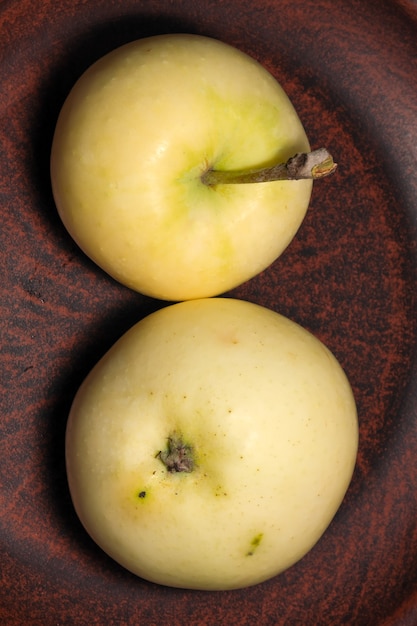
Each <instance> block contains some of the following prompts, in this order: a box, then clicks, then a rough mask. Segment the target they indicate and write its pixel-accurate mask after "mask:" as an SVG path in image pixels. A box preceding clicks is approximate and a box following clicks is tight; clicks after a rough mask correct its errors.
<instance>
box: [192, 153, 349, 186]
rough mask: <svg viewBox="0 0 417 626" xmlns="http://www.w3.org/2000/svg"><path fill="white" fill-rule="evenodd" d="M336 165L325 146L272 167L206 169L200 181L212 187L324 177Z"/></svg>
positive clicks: (333, 169) (332, 170) (299, 154)
mask: <svg viewBox="0 0 417 626" xmlns="http://www.w3.org/2000/svg"><path fill="white" fill-rule="evenodd" d="M336 167H337V164H336V163H334V161H333V157H332V156H331V154H329V152H328V151H327V150H326V148H319V149H318V150H313V151H312V152H301V153H298V154H295V155H294V156H293V157H291V158H290V159H288V161H286V163H277V164H276V165H273V166H272V167H266V168H260V169H253V170H234V171H225V170H211V169H210V170H207V171H206V172H204V174H203V175H202V176H201V181H202V182H203V183H204V184H205V185H208V186H209V187H213V186H214V185H224V184H226V185H231V184H234V185H236V184H246V183H268V182H272V181H275V180H301V179H306V178H309V179H313V180H316V179H318V178H324V177H325V176H328V175H329V174H332V173H333V172H334V171H335V169H336Z"/></svg>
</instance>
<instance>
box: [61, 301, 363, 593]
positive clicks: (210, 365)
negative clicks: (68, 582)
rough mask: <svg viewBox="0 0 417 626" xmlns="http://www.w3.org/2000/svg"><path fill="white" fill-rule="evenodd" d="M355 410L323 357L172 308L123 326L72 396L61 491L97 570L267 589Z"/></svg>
mask: <svg viewBox="0 0 417 626" xmlns="http://www.w3.org/2000/svg"><path fill="white" fill-rule="evenodd" d="M357 445H358V423H357V414H356V407H355V401H354V398H353V395H352V391H351V388H350V385H349V383H348V380H347V378H346V376H345V374H344V372H343V370H342V368H341V366H340V365H339V364H338V362H337V360H336V359H335V357H334V356H333V355H332V354H331V353H330V352H329V350H328V349H327V348H326V347H325V346H324V345H323V344H322V343H321V342H320V341H319V340H318V339H316V338H315V337H313V336H312V335H311V334H310V333H309V332H307V331H306V330H304V329H303V328H301V327H300V326H299V325H297V324H295V323H294V322H292V321H290V320H288V319H287V318H285V317H283V316H281V315H279V314H278V313H275V312H273V311H270V310H268V309H266V308H264V307H260V306H258V305H255V304H251V303H248V302H244V301H240V300H233V299H226V298H219V299H202V300H192V301H188V302H182V303H179V304H174V305H171V306H168V307H166V308H164V309H161V310H159V311H158V312H156V313H153V314H152V315H150V316H148V317H147V318H145V319H144V320H142V321H141V322H139V323H138V324H136V325H135V326H134V327H133V328H132V329H130V330H129V331H128V332H127V333H126V334H125V335H124V336H123V337H122V338H121V339H119V341H118V342H117V343H116V344H115V345H114V346H113V347H112V348H111V349H110V351H109V352H108V353H107V354H106V355H105V356H104V357H103V358H102V360H101V361H100V362H99V363H98V364H97V365H96V366H95V368H94V369H93V370H92V372H91V373H90V374H89V376H88V377H87V378H86V380H85V381H84V383H83V384H82V386H81V388H80V390H79V391H78V393H77V395H76V397H75V399H74V402H73V406H72V408H71V412H70V416H69V421H68V427H67V434H66V463H67V472H68V480H69V487H70V491H71V495H72V499H73V502H74V506H75V509H76V511H77V513H78V516H79V518H80V520H81V522H82V523H83V525H84V527H85V529H86V530H87V531H88V533H89V534H90V535H91V537H92V538H93V539H94V540H95V541H96V542H97V544H98V545H99V546H101V548H102V549H103V550H104V551H105V552H107V553H108V554H109V555H110V556H111V557H113V559H115V560H116V561H117V562H119V563H120V564H122V565H123V566H124V567H126V568H127V569H128V570H130V571H132V572H134V573H135V574H137V575H138V576H140V577H143V578H145V579H148V580H150V581H154V582H156V583H160V584H163V585H168V586H175V587H183V588H196V589H233V588H239V587H244V586H248V585H253V584H256V583H259V582H261V581H263V580H265V579H268V578H270V577H272V576H274V575H276V574H278V573H279V572H281V571H283V570H284V569H286V568H288V567H289V566H291V565H292V564H293V563H295V562H296V561H297V560H299V559H300V558H301V557H302V556H303V555H304V554H306V552H307V551H308V550H310V549H311V548H312V546H313V545H314V544H315V543H316V542H317V541H318V539H319V538H320V536H321V535H322V534H323V532H324V531H325V529H326V528H327V526H328V525H329V523H330V522H331V520H332V518H333V517H334V515H335V513H336V511H337V510H338V508H339V506H340V504H341V502H342V499H343V497H344V495H345V492H346V490H347V488H348V485H349V483H350V480H351V477H352V472H353V469H354V465H355V460H356V453H357Z"/></svg>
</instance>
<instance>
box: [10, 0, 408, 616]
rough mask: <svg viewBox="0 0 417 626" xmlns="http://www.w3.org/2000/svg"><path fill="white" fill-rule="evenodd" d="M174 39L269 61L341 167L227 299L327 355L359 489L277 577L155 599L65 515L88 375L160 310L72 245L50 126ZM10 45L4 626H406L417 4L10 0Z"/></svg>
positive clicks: (316, 142) (157, 590)
mask: <svg viewBox="0 0 417 626" xmlns="http://www.w3.org/2000/svg"><path fill="white" fill-rule="evenodd" d="M180 31H182V32H194V33H199V34H204V35H209V36H213V37H217V38H219V39H222V40H223V41H226V42H228V43H230V44H232V45H235V46H237V47H239V48H241V49H242V50H244V51H246V52H248V53H249V54H251V55H253V56H254V57H255V58H257V59H258V60H260V61H261V62H262V63H263V64H264V65H265V66H266V67H267V68H268V69H269V70H270V71H271V72H272V73H273V74H274V75H275V76H276V77H277V78H278V79H279V80H280V81H281V83H282V84H283V86H284V88H285V89H286V90H287V92H288V93H289V95H290V97H291V98H292V100H293V102H294V104H295V106H296V108H297V109H298V112H299V114H300V116H301V119H302V120H303V122H304V124H305V127H306V130H307V133H308V135H309V137H310V140H311V143H312V145H313V146H314V147H319V146H321V145H325V146H327V147H328V148H329V149H330V151H331V152H332V153H333V155H334V157H335V159H336V160H337V161H338V162H339V170H338V172H337V174H336V175H335V176H334V177H331V178H329V179H326V180H323V181H320V182H319V183H317V184H316V185H315V189H314V193H313V198H312V204H311V208H310V211H309V213H308V216H307V218H306V220H305V222H304V224H303V225H302V227H301V229H300V232H299V234H298V236H297V238H296V239H295V240H294V241H293V243H292V244H291V246H290V247H289V248H288V250H287V251H286V253H285V254H284V255H283V256H282V257H281V258H280V259H279V260H278V261H276V263H274V265H273V266H272V267H270V268H269V269H268V270H267V271H265V272H264V273H263V274H262V275H260V276H258V277H257V278H255V279H253V280H252V281H250V282H249V283H247V284H246V285H243V286H241V287H239V288H238V289H236V290H234V291H233V292H232V293H231V294H230V295H233V296H235V297H239V298H245V299H248V300H251V301H254V302H258V303H260V304H264V305H266V306H269V307H271V308H273V309H275V310H277V311H280V312H282V313H284V314H286V315H288V316H290V317H291V318H293V319H294V320H296V321H298V322H300V323H301V324H303V325H304V326H306V327H307V328H309V329H310V330H312V331H313V332H314V333H315V334H317V336H319V337H320V338H321V339H322V340H323V341H325V343H327V345H328V346H329V347H330V348H331V349H332V350H333V352H334V353H335V354H336V355H337V357H338V358H339V359H340V361H341V363H342V364H343V366H344V367H345V369H346V372H347V374H348V376H349V378H350V380H351V382H352V386H353V389H354V392H355V395H356V398H357V403H358V409H359V418H360V437H361V438H360V449H359V457H358V464H357V470H356V472H355V476H354V480H353V482H352V485H351V488H350V490H349V492H348V495H347V497H346V500H345V501H344V503H343V506H342V508H341V509H340V511H339V513H338V514H337V516H336V518H335V519H334V521H333V523H332V525H331V526H330V528H329V530H328V531H327V532H326V534H325V535H324V537H323V538H322V539H321V541H320V542H319V543H318V544H317V546H316V547H315V548H314V549H313V550H312V552H310V553H309V554H308V555H307V556H306V557H305V558H304V559H303V560H302V561H301V562H299V563H298V564H297V565H295V566H294V567H293V568H291V569H290V570H288V571H287V572H285V573H284V574H282V575H281V576H279V577H277V578H275V579H273V580H270V581H269V582H266V583H264V584H262V585H259V586H257V587H253V588H250V589H247V590H243V591H234V592H224V593H205V592H188V591H184V590H175V589H168V588H162V587H159V586H156V585H152V584H150V583H147V582H144V581H142V580H140V579H138V578H135V577H134V576H133V575H131V574H129V573H128V572H126V571H124V570H123V569H121V568H120V567H119V566H118V565H116V564H115V563H113V562H112V561H111V560H110V559H109V558H107V557H106V556H105V555H104V554H103V553H102V552H100V550H99V549H98V548H97V547H96V546H95V545H94V544H93V543H92V542H91V541H90V539H89V538H88V537H87V536H86V534H85V533H84V531H83V530H82V528H81V526H80V524H79V522H78V520H77V518H76V516H75V514H74V511H73V509H72V505H71V502H70V498H69V494H68V489H67V484H66V477H65V467H64V457H63V442H64V433H65V424H66V418H67V414H68V410H69V406H70V403H71V400H72V397H73V395H74V393H75V391H76V389H77V387H78V385H79V384H80V382H81V381H82V379H83V377H84V376H85V375H86V374H87V372H88V371H89V369H90V368H91V367H92V366H93V364H94V363H95V362H96V361H97V359H98V358H99V357H100V356H101V355H102V354H103V353H104V352H105V351H106V350H107V349H108V348H109V347H110V345H111V344H112V343H113V342H114V341H115V340H116V339H117V338H118V337H119V336H120V335H121V334H122V333H123V332H124V331H125V330H127V328H129V326H131V325H132V324H133V323H134V322H136V321H137V320H139V319H140V318H142V317H143V316H144V315H146V314H147V313H149V312H151V311H153V310H155V309H157V308H158V307H160V306H162V303H160V302H156V301H153V300H150V299H147V298H144V297H142V296H140V295H138V294H135V293H133V292H130V291H128V290H127V289H125V288H123V287H122V286H120V285H117V284H116V283H115V282H114V281H112V280H111V279H110V278H108V277H107V276H105V275H104V274H103V273H102V272H101V271H100V270H99V269H98V268H96V267H95V266H93V264H92V263H91V262H90V261H89V260H88V259H87V258H86V257H84V256H83V254H82V253H81V252H80V251H79V250H78V248H77V247H76V246H75V244H74V243H73V242H72V241H71V239H70V238H69V236H68V235H67V234H66V232H65V230H64V228H63V226H62V225H61V223H60V221H59V219H58V217H57V214H56V211H55V208H54V204H53V200H52V196H51V190H50V183H49V173H48V165H49V164H48V159H49V150H50V144H51V138H52V133H53V129H54V125H55V122H56V118H57V115H58V112H59V109H60V106H61V105H62V102H63V100H64V98H65V96H66V95H67V93H68V90H69V89H70V87H71V86H72V84H73V83H74V81H75V80H76V79H77V78H78V76H79V75H80V74H81V72H82V71H83V70H84V69H86V68H87V67H88V65H90V64H91V63H92V62H93V61H94V60H96V59H97V58H98V57H100V56H101V55H102V54H104V53H105V52H107V51H109V50H111V49H112V48H114V47H116V46H117V45H120V44H123V43H125V42H127V41H130V40H132V39H135V38H138V37H143V36H147V35H152V34H158V33H166V32H180ZM0 33H1V38H0V70H1V80H0V125H1V126H0V128H1V130H0V138H1V144H0V146H1V147H0V150H1V152H0V210H1V227H0V258H1V269H2V275H1V276H2V277H1V282H0V285H1V298H0V315H1V318H0V320H1V321H0V333H1V337H0V339H1V342H0V349H1V382H0V402H1V410H0V477H1V484H0V487H1V490H0V621H1V623H2V624H6V625H20V624H29V625H42V626H52V625H58V624H59V625H64V624H77V625H81V626H84V625H93V624H98V625H106V626H112V625H113V624H114V625H118V626H119V625H124V624H126V625H131V624H132V625H136V624H138V625H142V624H145V625H158V626H159V625H160V624H170V625H171V624H172V625H173V626H176V625H177V624H178V625H181V626H182V625H184V624H192V625H194V624H195V625H200V624H201V625H204V624H210V625H212V624H213V625H214V624H236V625H252V624H260V625H264V624H265V625H267V624H268V625H269V624H271V625H278V626H281V625H285V626H293V625H303V626H310V625H312V626H338V625H340V624H348V625H355V626H374V625H375V626H376V625H378V626H394V625H395V626H399V625H400V624H401V625H404V626H415V625H416V624H417V528H416V520H417V419H416V418H417V371H416V361H415V360H414V356H415V346H416V331H417V328H416V327H417V306H416V283H417V281H416V267H417V257H416V240H417V184H416V178H415V171H416V165H417V163H416V162H417V3H416V1H415V0H409V1H407V0H403V1H400V0H398V1H394V0H392V1H388V0H370V1H368V2H366V1H364V0H351V1H348V0H342V1H340V2H330V1H327V0H315V1H314V2H309V1H307V0H305V1H304V2H303V1H302V0H291V1H289V0H275V2H274V1H272V0H270V1H267V0H264V1H259V2H248V1H247V0H244V1H241V0H227V2H226V1H224V2H223V1H216V2H215V1H204V0H190V1H187V0H176V1H175V2H170V1H168V0H161V1H159V2H158V1H156V0H154V1H141V2H140V1H137V0H135V1H133V0H125V1H123V2H122V1H121V0H119V1H118V2H116V1H109V0H91V1H88V2H87V1H83V0H60V2H55V1H54V2H53V1H52V0H44V1H43V2H42V1H37V2H32V1H29V0H21V1H20V2H17V1H14V2H13V1H7V0H3V2H2V3H1V5H0Z"/></svg>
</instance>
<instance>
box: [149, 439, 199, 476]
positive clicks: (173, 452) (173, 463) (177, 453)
mask: <svg viewBox="0 0 417 626" xmlns="http://www.w3.org/2000/svg"><path fill="white" fill-rule="evenodd" d="M156 457H157V458H158V459H160V460H161V461H162V463H163V464H164V465H165V467H166V468H167V470H168V472H170V473H173V472H188V473H189V472H192V471H193V469H194V467H195V460H194V451H193V448H192V446H190V445H189V444H186V443H184V442H183V440H182V439H181V437H180V436H178V435H175V434H173V435H171V436H170V437H168V442H167V447H166V450H161V451H160V452H158V454H157V455H156Z"/></svg>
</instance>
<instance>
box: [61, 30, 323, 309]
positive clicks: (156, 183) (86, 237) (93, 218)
mask: <svg viewBox="0 0 417 626" xmlns="http://www.w3.org/2000/svg"><path fill="white" fill-rule="evenodd" d="M309 150H310V147H309V143H308V140H307V137H306V134H305V131H304V129H303V126H302V124H301V122H300V120H299V117H298V115H297V113H296V111H295V109H294V107H293V106H292V104H291V102H290V100H289V99H288V97H287V95H286V94H285V92H284V91H283V89H282V88H281V87H280V85H279V84H278V83H277V81H276V80H275V78H274V77H273V76H272V75H271V74H270V73H269V72H268V71H267V70H266V69H264V68H263V67H262V66H261V65H260V64H259V63H258V62H256V61H255V60H254V59H252V58H251V57H249V56H248V55H246V54H244V53H243V52H241V51H239V50H237V49H235V48H234V47H232V46H229V45H227V44H225V43H222V42H220V41H217V40H215V39H211V38H208V37H202V36H197V35H186V34H175V35H161V36H156V37H149V38H146V39H142V40H139V41H134V42H131V43H129V44H126V45H124V46H122V47H120V48H118V49H116V50H114V51H112V52H110V53H109V54H107V55H106V56H104V57H103V58H101V59H99V60H98V61H97V62H96V63H95V64H93V65H92V66H91V67H90V68H89V69H88V70H87V71H86V72H85V73H84V74H83V75H82V76H81V77H80V79H79V80H78V81H77V82H76V84H75V85H74V87H73V89H72V90H71V92H70V94H69V95H68V97H67V99H66V101H65V103H64V105H63V108H62V110H61V113H60V115H59V118H58V122H57V126H56V130H55V134H54V139H53V144H52V152H51V180H52V189H53V194H54V198H55V202H56V206H57V209H58V212H59V214H60V216H61V218H62V221H63V223H64V224H65V226H66V228H67V229H68V231H69V233H70V234H71V235H72V236H73V238H74V239H75V241H76V242H77V243H78V244H79V246H80V247H81V248H82V249H83V250H84V252H85V253H86V254H87V255H88V256H90V257H91V258H92V259H93V260H94V261H95V262H96V263H97V264H98V265H99V266H101V267H102V268H103V269H104V270H105V271H107V272H108V273H109V274H110V275H112V276H113V277H114V278H115V279H117V280H118V281H120V282H121V283H123V284H125V285H127V286H128V287H130V288H132V289H134V290H137V291H139V292H142V293H143V294H146V295H149V296H152V297H155V298H159V299H165V300H172V301H175V300H187V299H193V298H202V297H208V296H213V295H218V294H220V293H224V292H225V291H227V290H229V289H231V288H233V287H235V286H237V285H239V284H241V283H243V282H245V281H246V280H248V279H250V278H251V277H253V276H254V275H256V274H258V273H259V272H261V271H262V270H263V269H265V268H266V267H267V266H269V265H270V264H271V263H272V262H273V261H274V260H275V259H276V258H277V257H278V256H279V255H280V254H281V253H282V252H283V250H284V249H285V248H286V247H287V246H288V244H289V243H290V241H291V240H292V238H293V237H294V235H295V233H296V232H297V230H298V228H299V226H300V224H301V222H302V220H303V218H304V216H305V213H306V210H307V208H308V205H309V201H310V195H311V189H312V179H314V178H319V177H321V176H324V175H327V174H329V173H331V172H332V171H333V170H334V168H335V165H334V163H333V161H332V158H331V156H330V155H329V154H328V153H327V151H325V150H320V151H318V152H314V153H312V154H309ZM293 157H295V158H293ZM249 183H252V184H249Z"/></svg>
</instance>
